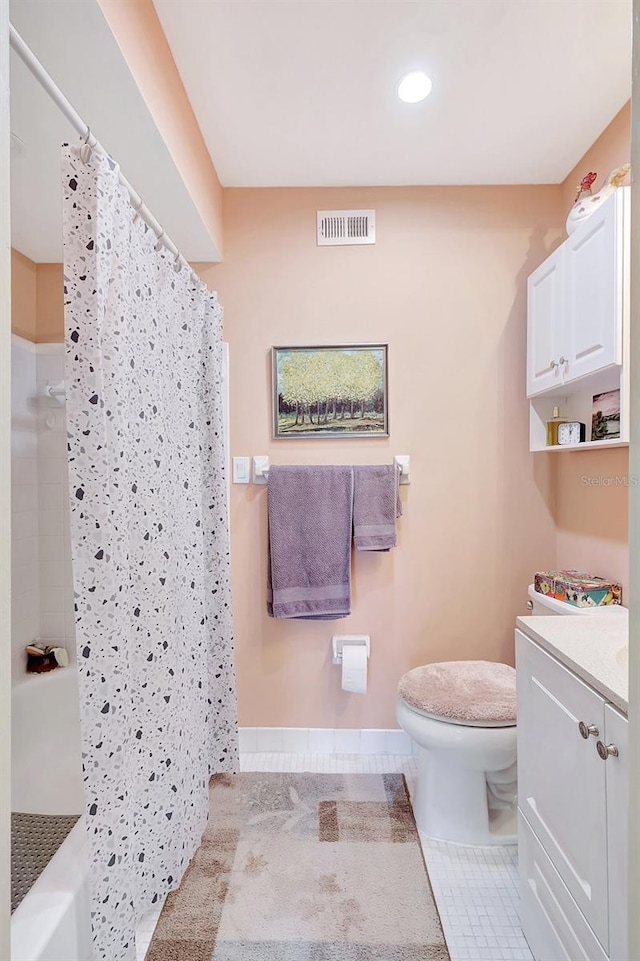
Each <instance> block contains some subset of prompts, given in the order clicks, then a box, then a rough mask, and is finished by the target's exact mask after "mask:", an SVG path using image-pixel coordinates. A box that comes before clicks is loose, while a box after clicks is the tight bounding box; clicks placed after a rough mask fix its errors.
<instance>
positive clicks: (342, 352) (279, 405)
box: [271, 344, 389, 438]
mask: <svg viewBox="0 0 640 961" xmlns="http://www.w3.org/2000/svg"><path fill="white" fill-rule="evenodd" d="M271 354H272V371H273V436H274V438H287V437H294V438H300V437H317V438H322V437H331V438H335V437H349V438H355V437H372V436H375V437H388V436H389V409H388V407H389V397H388V393H389V392H388V375H387V354H388V345H387V344H351V345H346V346H336V347H333V346H330V347H273V348H272V349H271Z"/></svg>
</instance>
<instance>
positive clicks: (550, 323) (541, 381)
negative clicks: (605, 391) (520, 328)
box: [527, 248, 563, 396]
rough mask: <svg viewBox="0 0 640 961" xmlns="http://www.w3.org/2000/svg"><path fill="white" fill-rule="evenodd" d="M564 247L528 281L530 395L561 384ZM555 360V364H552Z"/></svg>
mask: <svg viewBox="0 0 640 961" xmlns="http://www.w3.org/2000/svg"><path fill="white" fill-rule="evenodd" d="M562 310H563V298H562V248H559V249H558V250H556V251H554V253H552V254H551V256H550V257H547V259H546V260H545V261H544V263H542V264H540V266H539V267H538V269H537V270H535V271H534V272H533V273H532V274H531V276H530V277H529V279H528V281H527V394H528V395H529V396H532V395H533V394H539V393H540V392H541V391H543V390H548V389H549V388H550V387H555V386H556V385H557V384H559V383H560V367H559V365H558V359H559V356H560V354H559V351H558V348H557V332H558V330H559V329H560V325H561V324H562ZM552 363H553V364H554V365H555V366H553V367H552V366H551V365H552Z"/></svg>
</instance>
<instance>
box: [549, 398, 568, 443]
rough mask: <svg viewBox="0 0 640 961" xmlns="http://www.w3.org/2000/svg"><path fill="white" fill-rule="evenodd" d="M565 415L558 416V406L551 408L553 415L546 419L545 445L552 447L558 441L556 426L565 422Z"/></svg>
mask: <svg viewBox="0 0 640 961" xmlns="http://www.w3.org/2000/svg"><path fill="white" fill-rule="evenodd" d="M566 419H567V418H566V417H561V416H560V408H559V407H554V408H553V417H552V418H551V420H548V421H547V447H554V446H555V445H557V443H558V426H559V425H560V424H564V423H565V422H566Z"/></svg>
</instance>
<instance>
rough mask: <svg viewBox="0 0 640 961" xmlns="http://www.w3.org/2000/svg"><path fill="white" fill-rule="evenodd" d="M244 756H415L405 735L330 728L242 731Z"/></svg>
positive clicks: (359, 729) (266, 728) (241, 747)
mask: <svg viewBox="0 0 640 961" xmlns="http://www.w3.org/2000/svg"><path fill="white" fill-rule="evenodd" d="M240 751H241V752H242V753H244V754H254V753H267V754H279V753H285V754H405V755H411V754H414V753H415V750H414V745H413V742H412V740H411V738H410V737H409V735H408V734H405V732H404V731H401V730H400V729H399V728H395V729H392V730H384V729H378V728H373V729H367V728H362V729H361V728H330V727H241V728H240Z"/></svg>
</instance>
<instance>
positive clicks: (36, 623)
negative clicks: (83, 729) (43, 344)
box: [11, 336, 40, 682]
mask: <svg viewBox="0 0 640 961" xmlns="http://www.w3.org/2000/svg"><path fill="white" fill-rule="evenodd" d="M36 365H37V354H36V345H35V344H32V343H31V342H30V341H28V340H23V339H22V337H16V336H14V337H13V338H12V342H11V584H12V598H11V673H12V678H13V680H14V682H15V680H16V679H17V678H18V677H19V676H20V674H21V673H22V672H24V663H25V654H24V646H25V644H28V643H29V641H31V640H33V639H34V638H36V637H37V636H38V633H39V631H40V589H39V567H38V564H39V550H38V418H37V413H36V408H35V401H34V398H35V396H36V380H37V375H36Z"/></svg>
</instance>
